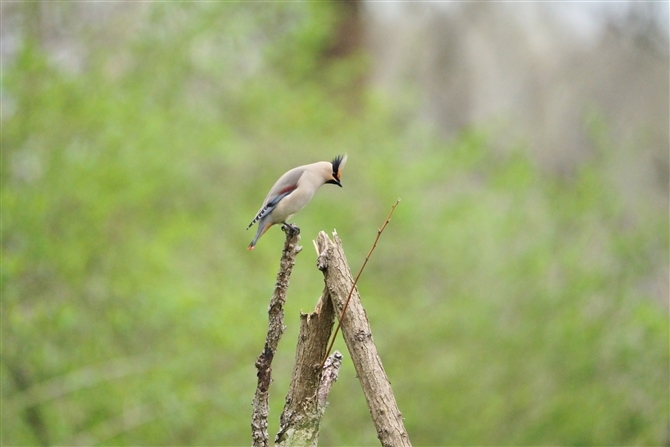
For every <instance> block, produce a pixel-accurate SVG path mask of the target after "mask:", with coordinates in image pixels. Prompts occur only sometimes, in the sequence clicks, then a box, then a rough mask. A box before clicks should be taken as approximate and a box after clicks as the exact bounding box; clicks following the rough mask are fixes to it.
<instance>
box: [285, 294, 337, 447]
mask: <svg viewBox="0 0 670 447" xmlns="http://www.w3.org/2000/svg"><path fill="white" fill-rule="evenodd" d="M334 321H335V313H334V311H333V304H332V303H331V301H330V297H329V296H328V290H324V291H323V294H322V295H321V298H320V299H319V301H318V303H317V305H316V309H314V312H312V313H310V314H301V315H300V333H299V335H298V346H297V348H296V354H295V366H294V367H293V375H292V377H291V385H290V387H289V391H288V394H287V395H286V403H285V405H284V411H283V412H282V414H281V417H280V419H279V432H278V433H277V437H276V438H275V442H276V443H277V445H278V446H293V445H300V446H316V444H317V441H318V438H319V424H320V422H321V418H322V417H323V413H324V411H325V406H326V397H327V393H326V396H325V397H324V398H323V400H321V399H319V390H320V384H321V361H322V360H323V357H324V356H325V355H326V348H327V347H328V339H329V338H330V334H331V332H332V330H333V322H334ZM340 363H341V362H340ZM328 390H330V387H328Z"/></svg>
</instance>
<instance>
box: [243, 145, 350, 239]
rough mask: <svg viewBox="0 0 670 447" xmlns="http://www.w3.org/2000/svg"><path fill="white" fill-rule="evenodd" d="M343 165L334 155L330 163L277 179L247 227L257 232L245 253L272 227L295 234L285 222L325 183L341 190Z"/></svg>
mask: <svg viewBox="0 0 670 447" xmlns="http://www.w3.org/2000/svg"><path fill="white" fill-rule="evenodd" d="M346 162H347V155H346V154H345V155H338V156H337V157H335V158H334V159H333V161H319V162H317V163H312V164H308V165H304V166H298V167H297V168H293V169H291V170H290V171H288V172H286V173H285V174H284V175H282V176H281V177H279V180H277V181H276V182H275V184H274V186H272V188H270V192H269V193H268V195H267V197H266V198H265V200H264V201H263V205H262V206H261V209H260V210H258V213H257V214H256V217H254V218H253V220H252V221H251V223H250V224H249V226H248V227H247V230H248V229H249V228H251V227H252V225H253V224H255V223H256V222H258V231H257V232H256V236H255V237H254V239H253V240H252V241H251V243H250V244H249V247H248V249H249V250H253V249H254V247H255V246H256V242H258V239H260V237H261V236H263V234H265V232H266V231H268V230H269V229H270V227H271V226H272V225H275V224H278V223H282V224H284V225H286V226H288V227H291V228H293V229H294V230H297V227H295V226H293V225H291V224H288V223H286V221H287V220H288V219H290V218H291V217H292V216H293V215H295V214H296V213H297V212H298V211H300V210H301V209H303V207H304V206H305V205H307V203H309V201H310V200H312V197H313V196H314V193H315V192H316V190H317V189H319V188H320V187H321V186H323V185H325V184H326V183H328V184H332V185H337V186H339V187H340V188H341V187H342V183H341V178H342V169H343V168H344V165H345V164H346ZM298 231H299V230H298Z"/></svg>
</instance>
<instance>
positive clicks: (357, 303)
mask: <svg viewBox="0 0 670 447" xmlns="http://www.w3.org/2000/svg"><path fill="white" fill-rule="evenodd" d="M317 243H318V246H319V247H320V248H321V254H320V255H319V258H320V259H321V257H322V255H323V256H324V257H325V268H324V276H325V279H326V288H327V289H328V293H329V294H330V298H331V300H332V302H333V305H334V307H335V310H336V311H337V315H343V314H342V311H343V310H344V307H345V303H346V301H347V297H348V295H349V293H350V291H351V290H352V287H353V284H354V280H353V277H352V275H351V271H350V270H349V266H348V264H347V259H346V257H345V255H344V250H343V249H342V241H341V240H340V239H339V238H338V237H337V233H333V241H331V240H330V239H329V238H328V236H327V235H326V234H325V233H324V232H321V233H319V236H318V239H317ZM340 323H341V325H342V336H343V337H344V341H345V343H346V345H347V348H348V349H349V353H350V355H351V359H352V361H353V363H354V368H355V369H356V374H357V376H358V379H359V381H360V383H361V387H362V388H363V394H364V395H365V400H366V401H367V404H368V408H369V409H370V415H371V416H372V421H373V423H374V424H375V428H376V429H377V437H378V438H379V440H380V441H381V443H382V446H410V445H411V443H410V441H409V437H408V435H407V431H406V430H405V426H404V424H403V420H402V415H401V414H400V411H399V409H398V406H397V404H396V401H395V397H394V396H393V390H392V389H391V383H390V382H389V380H388V377H387V376H386V372H385V371H384V367H383V366H382V362H381V359H380V358H379V355H378V354H377V348H376V346H375V344H374V340H373V339H372V331H371V329H370V323H369V322H368V319H367V316H366V315H365V310H364V309H363V305H362V304H361V300H360V296H359V294H358V290H357V289H356V288H355V287H353V291H352V292H351V298H350V301H349V305H348V310H347V312H346V314H344V316H343V317H342V319H341V321H340Z"/></svg>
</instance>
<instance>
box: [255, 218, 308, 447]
mask: <svg viewBox="0 0 670 447" xmlns="http://www.w3.org/2000/svg"><path fill="white" fill-rule="evenodd" d="M282 229H283V230H284V232H285V233H286V242H285V243H284V250H283V252H282V257H281V261H280V264H279V272H278V273H277V282H276V283H275V289H274V292H273V294H272V298H271V299H270V305H269V306H268V333H267V337H266V339H265V346H264V347H263V352H261V354H260V355H259V356H258V360H256V369H257V370H258V372H257V374H256V375H257V377H258V384H257V386H256V392H255V394H254V399H253V402H252V406H253V412H252V415H251V436H252V445H253V446H254V447H267V446H268V445H269V444H268V443H269V437H268V413H269V403H268V396H269V389H270V382H271V381H272V359H273V358H274V355H275V352H276V351H277V345H278V344H279V339H280V338H281V336H282V334H283V333H284V303H285V302H286V292H287V290H288V286H289V279H290V277H291V272H292V271H293V266H294V265H295V257H296V255H297V254H298V253H300V250H302V247H300V246H299V245H298V242H299V241H300V236H299V234H300V230H299V229H298V228H297V227H294V226H284V227H283V228H282Z"/></svg>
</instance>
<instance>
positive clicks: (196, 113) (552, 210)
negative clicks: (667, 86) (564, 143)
mask: <svg viewBox="0 0 670 447" xmlns="http://www.w3.org/2000/svg"><path fill="white" fill-rule="evenodd" d="M72 7H73V6H72V4H62V5H61V6H59V7H58V8H60V10H61V13H62V14H63V15H64V16H67V14H68V8H72ZM14 8H15V9H14V10H12V11H10V12H12V13H13V14H14V16H13V17H14V18H15V19H16V20H20V21H22V23H23V29H24V30H25V35H24V36H23V37H24V40H23V41H22V45H21V48H20V49H19V50H18V53H17V55H16V57H15V59H14V60H13V61H11V63H7V64H5V66H4V68H3V85H2V99H3V118H2V439H1V441H2V445H51V444H68V445H70V444H87V445H155V446H158V445H193V446H196V445H248V444H249V443H250V442H251V441H250V434H251V430H250V416H251V399H252V396H253V393H254V389H255V380H256V376H255V368H254V361H255V360H256V357H257V356H258V354H259V353H260V352H261V349H262V347H263V342H264V337H265V330H266V326H267V304H268V300H269V298H270V295H271V292H272V288H273V285H274V279H275V274H276V271H277V267H278V260H279V257H280V252H281V246H282V242H283V234H282V233H281V231H279V229H278V228H273V229H271V230H270V231H269V232H268V233H267V234H266V235H265V236H264V237H263V238H262V239H261V240H260V242H259V243H258V245H257V247H256V249H255V250H254V251H253V252H249V251H247V250H246V247H247V245H248V243H249V241H250V240H251V238H252V236H253V231H255V227H254V229H253V231H252V230H250V231H246V232H245V230H244V229H245V228H246V226H247V224H248V223H249V221H251V219H252V217H253V216H254V214H255V213H256V211H257V210H258V207H259V206H260V204H261V202H262V200H263V198H264V197H265V194H266V192H267V190H268V189H269V187H270V186H271V185H272V184H273V182H274V181H275V179H276V178H277V177H278V176H279V175H281V174H282V173H283V172H285V171H286V170H288V169H290V168H292V167H294V166H297V165H300V164H305V163H311V162H314V161H320V160H331V159H332V158H333V157H334V156H335V155H337V154H340V153H348V155H349V160H348V163H347V166H346V168H345V171H344V175H343V179H342V180H343V184H344V188H342V189H340V188H336V187H332V186H328V185H327V186H325V187H324V188H322V189H321V190H320V191H319V193H318V194H317V195H316V196H315V198H314V199H313V201H312V202H311V203H310V204H309V206H308V207H307V208H305V209H304V210H303V211H302V212H301V213H300V214H299V215H298V216H296V217H295V218H294V222H295V223H297V224H298V225H299V226H300V228H301V229H302V245H303V246H304V250H303V252H302V253H301V254H300V255H299V256H298V259H297V264H296V266H295V270H294V274H293V277H292V280H291V288H290V290H289V296H288V301H287V304H286V308H285V310H286V320H285V324H286V326H287V329H286V332H285V334H284V337H283V339H282V341H281V343H280V346H279V351H278V354H277V357H276V358H275V361H274V371H273V372H274V383H273V385H272V388H271V391H270V393H271V415H270V435H271V436H274V434H275V433H276V431H277V428H278V419H279V414H280V412H281V408H282V406H283V399H284V396H285V394H286V391H287V388H288V383H289V380H290V373H291V369H292V362H293V356H294V350H295V344H296V337H297V331H298V327H299V318H298V316H299V312H300V311H301V310H302V311H305V312H307V311H311V310H312V309H313V307H314V305H315V304H316V301H317V298H318V296H319V295H320V292H321V289H322V286H323V281H322V275H321V273H320V272H318V271H317V270H316V268H315V262H316V256H315V253H314V250H312V243H311V240H312V239H314V238H315V237H316V234H317V233H318V231H320V230H326V231H332V230H333V229H337V233H338V234H339V236H340V238H341V239H342V240H343V243H344V249H345V251H346V253H347V256H348V259H349V261H350V264H351V267H352V269H353V270H355V271H356V270H357V269H358V267H359V266H360V265H361V263H362V261H363V259H364V257H365V254H366V253H367V251H368V249H369V247H370V245H371V244H372V242H373V240H374V236H375V234H376V231H377V228H378V227H379V226H380V225H381V224H382V223H383V221H384V218H385V216H386V215H387V213H388V211H389V209H390V207H391V205H392V204H393V203H394V202H395V200H396V199H397V198H399V197H400V198H401V199H402V202H401V203H400V205H399V206H398V208H397V210H396V211H395V214H394V217H393V220H392V221H391V223H390V224H389V226H388V228H387V229H386V231H385V232H384V234H383V235H382V238H381V240H380V243H379V246H378V248H377V250H376V251H375V253H374V255H373V258H372V260H371V261H370V263H369V265H368V267H367V269H366V271H365V273H364V275H363V277H362V279H361V281H360V284H359V290H360V292H361V295H362V299H363V304H364V306H365V308H366V310H367V314H368V317H369V319H370V323H371V326H372V329H373V334H374V339H375V341H376V343H377V347H378V349H379V352H380V355H381V358H382V361H383V363H384V367H385V369H386V372H387V374H388V376H389V378H390V380H391V383H392V386H393V390H394V392H395V396H396V400H397V402H398V405H399V407H400V410H401V411H402V413H403V417H404V418H405V425H406V428H407V430H408V432H409V435H410V438H411V440H412V442H413V443H414V444H415V445H632V444H638V445H658V444H665V443H667V442H668V401H669V396H668V362H669V353H668V315H667V303H662V302H661V303H659V301H658V300H657V299H655V298H654V297H653V293H652V292H651V291H650V290H649V289H648V288H645V287H644V283H645V279H646V278H647V277H648V275H649V272H651V271H655V270H657V269H658V268H659V267H661V268H662V266H663V265H666V266H667V260H668V216H667V214H666V211H665V210H660V209H658V208H656V207H654V206H651V205H649V206H645V203H644V201H641V202H640V204H639V206H638V207H637V209H636V210H635V212H631V211H630V210H628V209H626V208H625V207H624V204H623V202H622V199H621V198H620V197H619V196H618V194H617V192H616V189H615V188H613V187H612V179H611V178H610V176H609V175H607V174H606V172H608V171H606V169H605V168H606V167H607V166H608V161H609V158H608V154H609V153H610V150H609V149H610V148H611V147H612V146H613V145H616V144H617V142H615V141H611V140H610V138H609V137H608V132H609V130H608V127H607V124H606V123H605V122H603V120H602V119H601V118H600V115H599V114H598V111H597V110H596V111H594V112H593V113H592V114H590V115H589V116H586V117H585V118H584V126H585V127H586V128H587V129H588V131H589V135H591V138H592V145H593V147H594V149H595V153H596V156H595V157H593V158H592V159H589V160H588V161H586V162H584V163H583V164H582V165H581V166H580V167H579V169H577V170H576V171H575V172H574V173H573V174H572V175H570V176H559V175H554V174H551V173H547V172H545V171H541V170H539V169H538V168H537V167H536V165H535V163H534V162H533V160H532V158H531V157H530V156H529V155H528V151H527V150H526V149H527V148H525V147H524V146H523V144H519V146H518V147H511V148H508V150H507V151H502V152H501V151H499V150H496V149H494V148H493V144H492V143H493V141H492V140H493V137H492V136H491V132H490V130H489V129H487V128H486V127H485V126H480V127H477V126H475V127H472V128H468V129H463V130H462V131H461V132H460V133H458V134H455V135H453V136H452V137H451V138H450V139H448V140H444V139H443V138H441V137H438V136H437V135H436V134H435V133H434V132H433V131H432V130H431V129H430V127H429V126H423V125H421V124H420V122H419V123H417V122H416V121H412V120H407V119H406V115H405V114H404V113H403V112H404V110H405V109H406V108H411V107H413V101H412V99H411V97H408V98H405V97H403V98H389V97H388V96H385V95H384V94H381V93H380V92H378V91H375V90H374V89H373V88H371V87H369V86H368V85H367V84H366V83H365V82H364V79H365V76H366V73H367V72H368V70H369V67H370V60H369V56H368V55H367V54H366V53H365V52H363V51H362V50H361V51H354V52H352V53H351V54H349V55H348V56H346V57H328V56H327V53H328V49H329V45H330V42H331V39H332V36H333V32H334V31H333V30H334V29H335V25H336V23H337V21H338V18H339V17H340V16H339V15H338V14H339V13H340V11H339V10H338V9H337V8H336V7H335V6H334V5H332V4H327V3H281V4H264V7H262V8H261V7H259V6H258V5H254V4H244V3H197V4H189V3H150V4H148V5H147V6H146V10H145V15H144V17H145V18H144V19H143V20H142V21H140V22H139V23H134V25H127V22H125V21H124V20H123V17H121V18H119V19H118V20H117V21H114V20H112V21H110V22H106V23H105V25H104V26H95V25H94V24H87V25H81V26H79V27H78V28H77V30H78V31H77V33H78V34H77V36H78V38H79V39H81V43H82V48H83V50H82V51H83V52H84V53H85V56H86V57H85V60H86V63H85V64H84V65H83V66H82V67H80V68H79V69H77V70H70V71H67V70H62V69H60V68H59V67H58V66H57V64H55V63H54V62H53V60H52V59H51V58H50V57H49V54H48V51H47V50H46V49H45V48H44V45H43V43H42V42H41V41H40V39H39V36H38V35H37V34H38V33H37V32H36V31H35V27H36V26H37V25H35V24H36V23H38V22H39V17H38V14H37V13H36V9H35V6H34V5H33V4H22V5H15V7H14ZM336 348H337V349H339V350H341V351H342V352H343V353H344V364H343V367H342V370H341V372H340V378H339V381H338V382H337V383H336V384H335V385H334V387H333V389H332V392H331V396H330V405H329V407H328V409H327V411H326V414H325V418H324V420H323V424H322V430H321V438H320V440H321V444H322V445H377V444H378V441H377V439H376V433H375V429H374V426H373V425H372V422H371V420H370V417H369V413H368V409H367V407H366V405H365V400H364V398H363V395H362V392H361V389H360V385H359V383H358V381H357V379H356V377H355V372H354V370H353V367H352V365H351V362H350V358H349V356H348V353H347V352H346V347H345V346H344V344H343V343H342V341H341V339H340V340H338V342H337V343H336Z"/></svg>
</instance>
